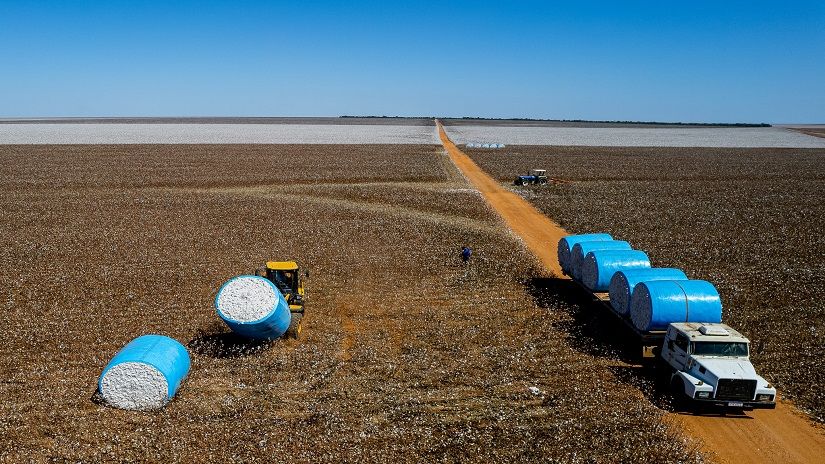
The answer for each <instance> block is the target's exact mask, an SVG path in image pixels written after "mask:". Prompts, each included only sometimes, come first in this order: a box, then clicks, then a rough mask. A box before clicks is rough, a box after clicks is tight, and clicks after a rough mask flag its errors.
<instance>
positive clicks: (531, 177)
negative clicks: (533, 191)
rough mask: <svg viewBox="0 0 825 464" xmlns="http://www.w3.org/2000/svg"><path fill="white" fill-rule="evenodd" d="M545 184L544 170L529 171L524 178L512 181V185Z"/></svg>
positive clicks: (545, 175)
mask: <svg viewBox="0 0 825 464" xmlns="http://www.w3.org/2000/svg"><path fill="white" fill-rule="evenodd" d="M546 183H547V171H546V170H544V169H531V170H530V173H529V174H527V175H526V176H518V177H516V180H515V181H513V184H514V185H544V184H546Z"/></svg>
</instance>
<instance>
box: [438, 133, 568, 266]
mask: <svg viewBox="0 0 825 464" xmlns="http://www.w3.org/2000/svg"><path fill="white" fill-rule="evenodd" d="M438 135H439V137H441V143H443V144H444V148H445V149H446V150H447V153H449V155H450V159H452V160H453V163H455V165H456V166H457V167H458V169H460V170H461V172H462V173H463V174H464V176H465V177H467V180H469V181H470V182H472V183H473V185H475V187H476V188H477V189H478V190H479V192H481V194H482V195H484V198H485V199H486V200H487V202H488V203H490V205H491V206H492V207H493V209H495V210H496V212H497V213H498V214H499V215H500V216H501V218H502V219H504V222H505V223H507V226H508V227H509V228H510V230H512V231H513V232H514V233H515V234H516V235H517V236H518V237H519V238H520V239H521V240H522V241H523V242H524V244H525V245H527V248H529V249H530V251H532V252H533V254H534V255H536V256H537V257H538V258H539V260H540V261H541V263H542V264H543V265H544V267H545V268H546V269H547V270H548V271H550V273H552V274H554V275H556V276H562V273H561V267H560V266H559V261H558V258H556V245H555V244H557V243H558V242H559V240H560V239H561V238H562V237H565V236H567V235H569V234H568V233H567V231H565V230H564V229H562V228H561V226H559V225H558V224H556V223H555V222H553V221H551V220H550V219H549V218H548V217H547V216H545V215H543V214H541V212H539V210H537V209H536V208H535V207H534V206H533V205H531V204H530V203H529V202H528V201H527V200H525V199H523V198H521V197H520V196H518V195H516V194H514V193H513V192H511V191H509V190H507V189H505V188H503V187H502V186H501V185H499V183H498V182H496V181H495V179H493V178H491V177H490V176H488V175H487V173H485V172H484V171H483V170H482V169H481V168H480V167H478V165H477V164H476V163H475V162H473V160H471V159H470V157H469V156H467V155H465V154H464V153H463V152H462V151H461V150H459V149H458V147H456V146H455V144H454V143H453V142H452V141H450V138H449V137H447V133H446V132H444V128H443V127H442V126H441V123H438Z"/></svg>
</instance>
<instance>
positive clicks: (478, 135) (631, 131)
mask: <svg viewBox="0 0 825 464" xmlns="http://www.w3.org/2000/svg"><path fill="white" fill-rule="evenodd" d="M445 129H446V130H447V134H448V135H449V136H450V138H451V139H452V140H453V142H455V143H456V144H466V143H473V142H476V141H478V140H496V141H498V142H500V143H504V144H509V145H560V146H567V145H579V146H594V147H752V148H757V147H772V148H825V138H817V137H813V136H810V135H805V134H801V133H799V132H794V131H792V130H789V129H784V128H781V127H690V128H654V127H507V126H446V127H445Z"/></svg>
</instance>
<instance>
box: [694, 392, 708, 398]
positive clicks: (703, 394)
mask: <svg viewBox="0 0 825 464" xmlns="http://www.w3.org/2000/svg"><path fill="white" fill-rule="evenodd" d="M696 398H704V399H707V398H710V392H696Z"/></svg>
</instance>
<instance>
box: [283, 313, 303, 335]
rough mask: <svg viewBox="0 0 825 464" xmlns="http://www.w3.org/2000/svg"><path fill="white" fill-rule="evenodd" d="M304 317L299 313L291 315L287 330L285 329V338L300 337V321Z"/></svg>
mask: <svg viewBox="0 0 825 464" xmlns="http://www.w3.org/2000/svg"><path fill="white" fill-rule="evenodd" d="M303 317H304V315H303V314H301V313H292V315H291V319H290V321H289V328H288V329H286V336H287V338H298V336H299V335H301V319H303Z"/></svg>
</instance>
